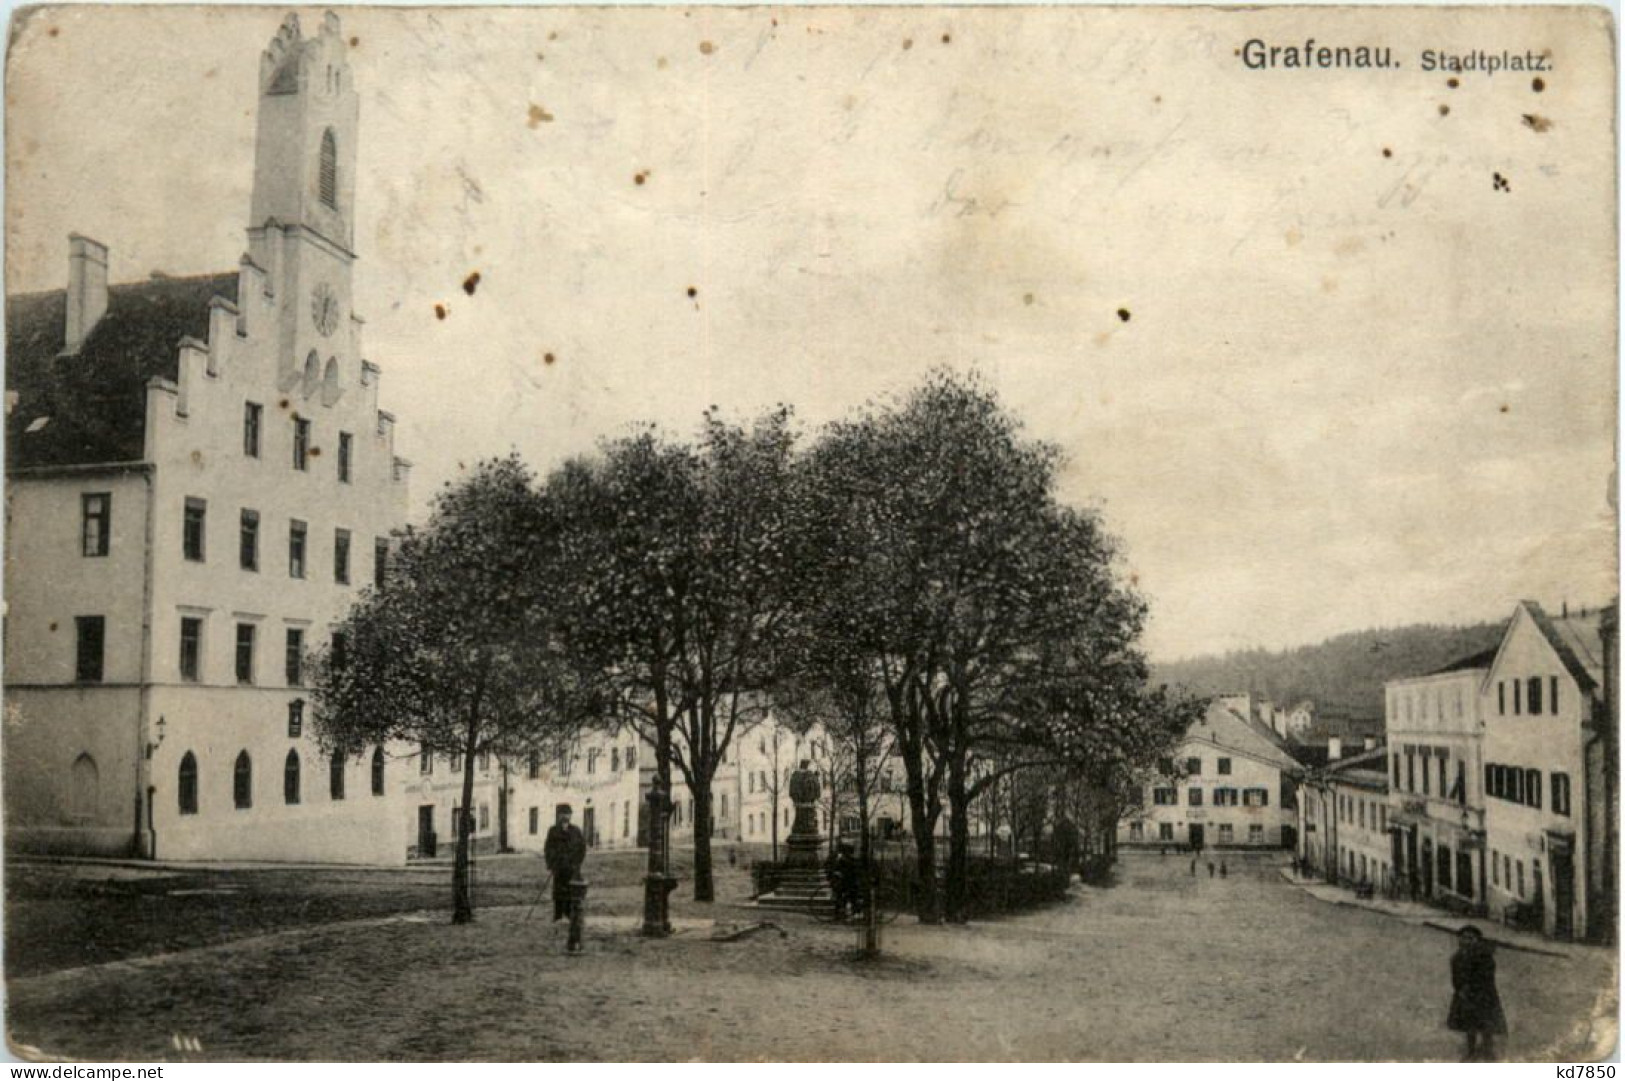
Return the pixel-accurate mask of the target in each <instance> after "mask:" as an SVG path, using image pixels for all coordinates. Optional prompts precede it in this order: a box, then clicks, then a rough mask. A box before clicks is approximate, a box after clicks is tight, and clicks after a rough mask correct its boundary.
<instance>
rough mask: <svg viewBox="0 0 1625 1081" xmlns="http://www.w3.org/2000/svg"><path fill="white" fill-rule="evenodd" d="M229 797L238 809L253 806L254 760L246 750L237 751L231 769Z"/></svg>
mask: <svg viewBox="0 0 1625 1081" xmlns="http://www.w3.org/2000/svg"><path fill="white" fill-rule="evenodd" d="M231 799H232V802H233V803H235V804H236V805H237V809H238V810H244V809H246V808H249V807H252V806H254V762H253V760H252V759H251V758H249V757H248V752H247V751H240V752H238V754H237V764H236V765H235V766H233V767H232V769H231Z"/></svg>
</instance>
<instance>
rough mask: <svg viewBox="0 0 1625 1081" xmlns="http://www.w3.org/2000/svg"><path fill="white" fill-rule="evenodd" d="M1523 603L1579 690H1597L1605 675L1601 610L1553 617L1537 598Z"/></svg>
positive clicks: (1587, 691) (1592, 691)
mask: <svg viewBox="0 0 1625 1081" xmlns="http://www.w3.org/2000/svg"><path fill="white" fill-rule="evenodd" d="M1522 603H1523V605H1524V607H1525V608H1527V609H1529V615H1530V618H1532V619H1533V620H1534V621H1535V626H1536V627H1538V628H1539V629H1540V633H1541V634H1543V635H1545V636H1546V641H1547V642H1549V643H1550V644H1551V647H1552V650H1553V652H1555V653H1556V654H1557V656H1558V658H1559V659H1560V660H1562V662H1563V667H1565V668H1567V669H1568V670H1569V675H1571V676H1573V677H1574V682H1575V683H1577V684H1579V685H1580V690H1581V691H1582V692H1584V693H1586V694H1596V693H1597V690H1598V686H1599V683H1600V681H1601V679H1602V665H1603V649H1602V633H1601V626H1602V611H1601V610H1600V609H1599V610H1597V611H1594V612H1588V613H1586V614H1585V615H1574V616H1564V617H1563V618H1561V619H1553V618H1552V617H1551V616H1549V615H1547V614H1546V610H1545V609H1544V608H1542V607H1541V606H1540V605H1539V604H1536V603H1535V602H1534V601H1524V602H1522Z"/></svg>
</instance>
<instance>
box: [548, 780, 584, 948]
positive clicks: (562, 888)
mask: <svg viewBox="0 0 1625 1081" xmlns="http://www.w3.org/2000/svg"><path fill="white" fill-rule="evenodd" d="M554 813H555V815H556V816H557V817H556V819H555V821H554V822H553V825H552V828H550V829H549V830H548V831H547V843H546V844H545V845H544V846H543V847H542V859H543V860H544V861H546V863H547V869H548V870H549V871H550V872H552V874H553V920H554V922H555V923H556V922H558V921H559V920H562V919H567V918H569V915H570V883H572V882H574V881H575V880H576V878H577V876H579V875H580V873H581V863H582V861H583V860H585V859H586V858H587V839H586V838H585V837H583V836H582V835H581V831H580V830H579V829H577V828H576V827H575V826H574V825H573V824H572V823H571V822H570V815H571V810H570V805H569V804H568V803H561V804H559V806H558V810H557V811H555V812H554Z"/></svg>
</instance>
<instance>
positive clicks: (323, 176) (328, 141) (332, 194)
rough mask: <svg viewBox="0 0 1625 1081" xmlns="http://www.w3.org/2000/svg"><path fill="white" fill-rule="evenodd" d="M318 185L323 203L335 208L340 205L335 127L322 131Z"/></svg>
mask: <svg viewBox="0 0 1625 1081" xmlns="http://www.w3.org/2000/svg"><path fill="white" fill-rule="evenodd" d="M317 187H318V189H319V191H320V193H321V198H322V203H323V204H324V205H326V206H330V207H332V208H333V209H334V210H337V209H338V206H339V146H338V140H336V139H334V138H333V129H332V128H328V129H327V130H326V131H324V132H322V157H321V166H320V172H319V174H318V176H317Z"/></svg>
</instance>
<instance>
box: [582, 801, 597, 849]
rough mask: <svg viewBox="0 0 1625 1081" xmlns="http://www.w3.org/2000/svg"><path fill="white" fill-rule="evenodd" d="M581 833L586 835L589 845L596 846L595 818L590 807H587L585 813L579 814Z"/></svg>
mask: <svg viewBox="0 0 1625 1081" xmlns="http://www.w3.org/2000/svg"><path fill="white" fill-rule="evenodd" d="M581 832H582V833H584V834H586V835H587V843H588V844H589V845H597V844H598V822H597V816H596V815H595V814H593V809H592V808H591V807H588V808H587V809H586V810H585V811H582V812H581Z"/></svg>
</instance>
